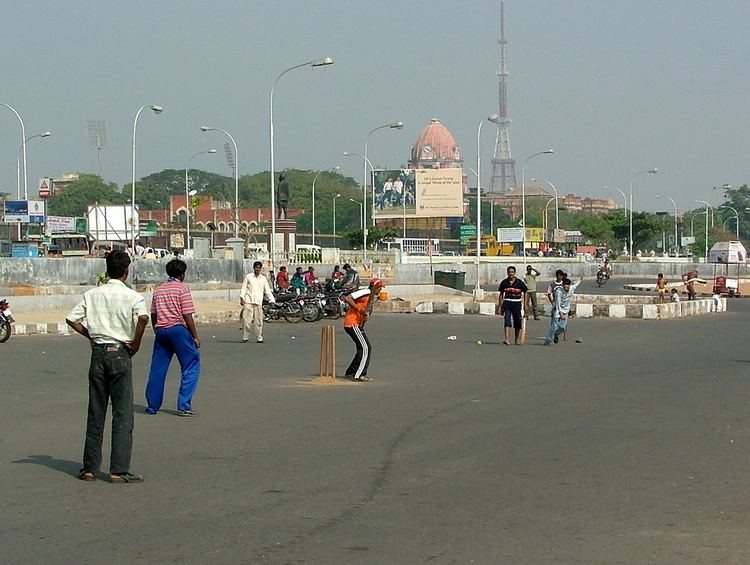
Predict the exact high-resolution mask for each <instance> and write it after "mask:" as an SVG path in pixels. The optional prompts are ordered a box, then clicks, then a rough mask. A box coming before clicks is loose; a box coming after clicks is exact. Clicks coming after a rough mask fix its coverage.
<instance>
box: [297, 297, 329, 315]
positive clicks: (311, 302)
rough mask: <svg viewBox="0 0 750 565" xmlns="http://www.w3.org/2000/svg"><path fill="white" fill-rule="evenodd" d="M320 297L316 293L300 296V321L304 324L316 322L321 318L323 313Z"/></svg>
mask: <svg viewBox="0 0 750 565" xmlns="http://www.w3.org/2000/svg"><path fill="white" fill-rule="evenodd" d="M321 296H322V295H320V294H318V293H317V292H315V293H308V294H305V295H304V296H302V298H301V300H300V302H301V304H302V319H303V320H305V322H317V321H318V320H320V319H321V318H322V317H323V313H324V312H323V304H322V298H321Z"/></svg>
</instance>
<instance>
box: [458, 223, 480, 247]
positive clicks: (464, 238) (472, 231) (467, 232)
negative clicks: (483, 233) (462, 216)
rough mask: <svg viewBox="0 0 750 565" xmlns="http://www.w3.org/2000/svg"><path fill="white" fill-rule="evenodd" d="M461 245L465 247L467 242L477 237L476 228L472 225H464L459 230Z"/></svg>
mask: <svg viewBox="0 0 750 565" xmlns="http://www.w3.org/2000/svg"><path fill="white" fill-rule="evenodd" d="M459 235H460V237H461V245H466V244H467V243H468V241H469V240H470V239H471V238H473V237H476V236H477V226H476V225H473V224H464V225H462V226H461V227H460V228H459Z"/></svg>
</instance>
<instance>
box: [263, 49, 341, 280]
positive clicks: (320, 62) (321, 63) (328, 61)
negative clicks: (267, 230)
mask: <svg viewBox="0 0 750 565" xmlns="http://www.w3.org/2000/svg"><path fill="white" fill-rule="evenodd" d="M327 65H333V59H332V58H331V57H323V58H322V59H313V60H312V61H307V62H306V63H302V64H300V65H294V66H293V67H289V68H288V69H284V70H283V71H282V72H281V73H280V74H279V76H277V77H276V80H275V81H274V82H273V86H271V94H270V96H269V97H268V110H269V111H268V114H269V120H268V134H269V135H268V139H269V145H270V149H271V151H270V153H271V269H273V268H274V263H275V261H276V179H275V178H274V177H275V175H276V172H275V170H274V159H273V91H274V90H275V89H276V84H277V83H278V82H279V80H281V77H283V76H284V75H285V74H286V73H288V72H289V71H293V70H294V69H300V68H302V67H312V68H316V67H325V66H327Z"/></svg>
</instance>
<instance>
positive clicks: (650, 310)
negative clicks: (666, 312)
mask: <svg viewBox="0 0 750 565" xmlns="http://www.w3.org/2000/svg"><path fill="white" fill-rule="evenodd" d="M658 318H659V309H658V308H657V306H656V304H644V305H643V319H644V320H656V319H658Z"/></svg>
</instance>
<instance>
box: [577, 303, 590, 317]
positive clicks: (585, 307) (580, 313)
mask: <svg viewBox="0 0 750 565" xmlns="http://www.w3.org/2000/svg"><path fill="white" fill-rule="evenodd" d="M576 316H577V317H578V318H593V317H594V305H593V304H576Z"/></svg>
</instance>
